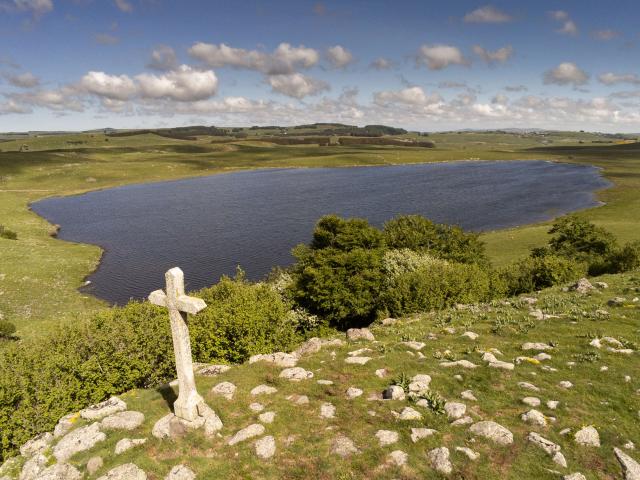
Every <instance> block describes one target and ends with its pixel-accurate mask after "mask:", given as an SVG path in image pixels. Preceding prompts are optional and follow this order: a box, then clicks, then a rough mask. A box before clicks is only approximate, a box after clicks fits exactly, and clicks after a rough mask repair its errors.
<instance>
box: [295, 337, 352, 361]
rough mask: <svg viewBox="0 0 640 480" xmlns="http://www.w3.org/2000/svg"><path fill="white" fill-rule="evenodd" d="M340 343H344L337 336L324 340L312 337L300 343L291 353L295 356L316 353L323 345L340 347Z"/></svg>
mask: <svg viewBox="0 0 640 480" xmlns="http://www.w3.org/2000/svg"><path fill="white" fill-rule="evenodd" d="M342 345H344V340H340V339H339V338H334V339H331V340H324V339H321V338H318V337H313V338H310V339H309V340H307V341H306V342H304V343H303V344H302V345H300V346H299V347H298V348H297V349H296V350H295V351H294V352H293V354H294V355H295V356H297V357H302V356H304V355H310V354H313V353H318V352H319V351H320V350H322V348H324V347H340V346H342Z"/></svg>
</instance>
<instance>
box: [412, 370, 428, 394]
mask: <svg viewBox="0 0 640 480" xmlns="http://www.w3.org/2000/svg"><path fill="white" fill-rule="evenodd" d="M430 384H431V377H430V376H429V375H425V374H418V375H414V376H413V377H412V378H411V383H409V391H410V392H417V393H422V392H424V391H425V390H429V385H430Z"/></svg>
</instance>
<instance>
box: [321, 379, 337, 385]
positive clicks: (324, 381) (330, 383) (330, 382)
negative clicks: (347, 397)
mask: <svg viewBox="0 0 640 480" xmlns="http://www.w3.org/2000/svg"><path fill="white" fill-rule="evenodd" d="M318 385H333V382H332V381H331V380H318Z"/></svg>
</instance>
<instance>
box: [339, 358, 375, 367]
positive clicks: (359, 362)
mask: <svg viewBox="0 0 640 480" xmlns="http://www.w3.org/2000/svg"><path fill="white" fill-rule="evenodd" d="M369 360H371V358H370V357H347V358H345V359H344V363H350V364H352V365H364V364H366V363H367V362H368V361H369Z"/></svg>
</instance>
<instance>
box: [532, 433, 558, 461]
mask: <svg viewBox="0 0 640 480" xmlns="http://www.w3.org/2000/svg"><path fill="white" fill-rule="evenodd" d="M527 440H528V441H529V442H531V443H533V444H534V445H536V446H538V447H540V448H541V449H542V450H544V451H545V452H546V453H547V455H549V456H553V455H555V454H556V453H558V452H559V451H560V445H556V444H555V443H553V442H552V441H551V440H547V439H546V438H544V437H542V436H541V435H540V434H539V433H536V432H530V433H529V435H528V436H527Z"/></svg>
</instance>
